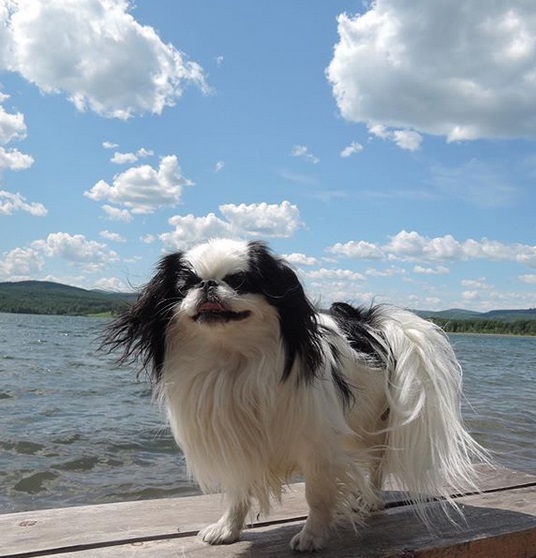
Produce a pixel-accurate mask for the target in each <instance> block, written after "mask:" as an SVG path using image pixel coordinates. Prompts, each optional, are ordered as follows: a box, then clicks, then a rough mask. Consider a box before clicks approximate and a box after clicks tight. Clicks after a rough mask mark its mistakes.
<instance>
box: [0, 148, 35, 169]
mask: <svg viewBox="0 0 536 558" xmlns="http://www.w3.org/2000/svg"><path fill="white" fill-rule="evenodd" d="M33 163H34V159H33V157H32V156H31V155H26V154H25V153H21V152H20V151H19V150H18V149H10V150H6V149H4V148H3V147H0V169H10V170H15V171H18V170H24V169H28V168H30V167H31V166H32V165H33Z"/></svg>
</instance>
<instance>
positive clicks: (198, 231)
mask: <svg viewBox="0 0 536 558" xmlns="http://www.w3.org/2000/svg"><path fill="white" fill-rule="evenodd" d="M168 222H169V224H170V225H171V226H172V227H174V230H173V231H171V232H167V233H163V234H161V235H160V236H159V238H160V240H161V241H162V244H163V246H164V249H165V250H167V251H171V250H181V249H184V248H188V247H190V246H192V245H194V244H198V243H200V242H203V241H204V240H208V239H209V238H217V237H222V236H223V237H227V236H236V233H235V232H234V231H233V230H232V227H231V225H230V224H229V223H226V222H225V221H223V220H222V219H220V218H219V217H216V215H214V213H209V214H208V215H205V216H204V217H195V216H194V215H191V214H190V215H184V216H182V215H175V216H174V217H171V218H170V219H169V221H168Z"/></svg>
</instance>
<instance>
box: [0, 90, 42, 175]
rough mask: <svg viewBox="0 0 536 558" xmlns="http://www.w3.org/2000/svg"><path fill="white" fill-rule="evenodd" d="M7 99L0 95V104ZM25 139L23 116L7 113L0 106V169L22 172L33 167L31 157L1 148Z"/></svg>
mask: <svg viewBox="0 0 536 558" xmlns="http://www.w3.org/2000/svg"><path fill="white" fill-rule="evenodd" d="M8 98H9V96H8V95H2V94H1V93H0V102H3V101H5V100H7V99H8ZM25 137H26V124H25V122H24V115H23V114H22V113H20V112H17V113H9V112H7V111H6V110H5V108H4V107H3V106H2V105H0V169H10V170H24V169H27V168H29V167H31V166H32V165H33V162H34V160H33V157H31V156H30V155H26V154H24V153H21V152H20V151H19V150H18V149H14V148H11V149H6V148H5V147H3V146H4V145H7V144H8V143H10V142H12V141H16V140H23V139H24V138H25Z"/></svg>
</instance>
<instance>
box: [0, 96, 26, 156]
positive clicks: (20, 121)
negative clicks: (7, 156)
mask: <svg viewBox="0 0 536 558" xmlns="http://www.w3.org/2000/svg"><path fill="white" fill-rule="evenodd" d="M7 98H9V97H7V96H6V95H4V96H3V99H2V101H3V100H5V99H7ZM0 102H1V101H0ZM25 137H26V124H25V123H24V115H23V114H22V113H20V112H17V113H15V114H12V113H8V112H6V110H5V109H4V107H3V106H1V105H0V144H2V145H5V144H7V143H9V142H11V141H14V140H21V139H24V138H25Z"/></svg>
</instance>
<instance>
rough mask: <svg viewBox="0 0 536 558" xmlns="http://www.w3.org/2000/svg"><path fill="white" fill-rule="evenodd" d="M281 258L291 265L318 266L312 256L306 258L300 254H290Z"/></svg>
mask: <svg viewBox="0 0 536 558" xmlns="http://www.w3.org/2000/svg"><path fill="white" fill-rule="evenodd" d="M283 258H284V259H285V260H287V262H289V263H291V264H293V265H318V263H319V262H318V259H317V258H313V257H312V256H306V255H305V254H302V253H300V252H294V253H292V254H283Z"/></svg>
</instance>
